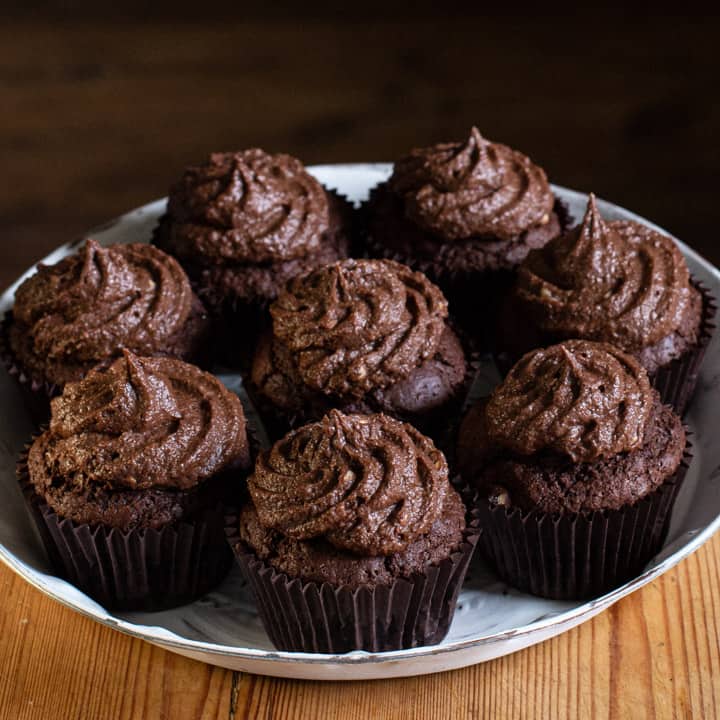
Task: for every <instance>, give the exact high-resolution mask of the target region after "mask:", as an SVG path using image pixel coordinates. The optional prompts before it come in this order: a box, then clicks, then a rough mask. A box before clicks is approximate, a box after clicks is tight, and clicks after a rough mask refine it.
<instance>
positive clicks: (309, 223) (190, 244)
mask: <svg viewBox="0 0 720 720" xmlns="http://www.w3.org/2000/svg"><path fill="white" fill-rule="evenodd" d="M351 213H352V208H351V206H350V204H349V203H348V202H347V201H346V200H345V199H344V198H342V197H340V196H339V195H338V194H337V193H335V192H333V191H331V190H328V189H326V188H324V187H323V186H322V185H321V184H320V183H319V182H318V181H317V180H316V179H315V178H314V177H313V176H312V175H310V174H309V173H308V172H307V171H306V170H305V168H304V166H303V164H302V163H301V162H300V161H299V160H297V159H296V158H294V157H291V156H290V155H270V154H268V153H266V152H263V151H262V150H259V149H257V148H256V149H251V150H244V151H242V152H236V153H213V154H212V155H211V156H210V158H209V160H208V161H207V162H206V163H205V164H203V165H199V166H194V167H189V168H188V169H187V170H186V171H185V173H184V174H183V176H182V178H181V179H180V180H179V181H178V182H177V183H176V184H175V185H173V187H172V188H170V195H169V197H168V205H167V213H166V214H165V215H164V216H163V217H162V218H161V219H160V224H159V226H158V227H157V229H156V231H155V243H156V244H157V245H158V246H160V247H161V248H163V249H164V250H166V251H167V252H169V253H170V254H172V255H174V256H175V257H177V258H178V260H179V261H180V262H181V263H182V265H183V267H184V268H185V269H186V270H187V272H188V274H189V275H190V277H191V278H192V280H193V282H194V283H195V286H196V288H197V291H198V294H199V295H200V297H201V298H202V300H203V301H204V302H205V303H206V305H208V307H209V308H211V309H212V310H213V311H215V313H216V315H218V316H220V317H221V319H222V321H221V323H220V327H221V329H222V328H223V327H224V335H225V337H226V339H227V338H231V337H235V336H238V338H240V339H241V340H242V342H240V341H239V340H238V342H237V343H236V344H235V345H232V346H228V347H226V348H225V350H226V351H227V352H226V353H225V358H226V359H228V360H230V361H232V360H233V354H239V355H246V354H247V349H248V348H250V350H252V348H253V339H254V338H255V337H256V334H257V332H258V331H259V328H260V327H262V324H263V322H262V321H263V318H264V317H265V313H264V311H266V309H267V305H268V303H269V302H271V301H272V300H274V299H275V298H276V297H277V294H278V292H279V290H280V288H282V287H283V285H284V284H285V283H286V282H287V281H288V280H289V279H290V278H292V277H294V276H295V275H297V274H298V273H303V272H308V271H309V270H312V269H313V268H316V267H319V266H320V265H324V264H326V263H329V262H333V261H335V260H338V259H340V258H344V257H347V255H348V254H349V253H350V249H351V237H352V233H351V230H350V227H351Z"/></svg>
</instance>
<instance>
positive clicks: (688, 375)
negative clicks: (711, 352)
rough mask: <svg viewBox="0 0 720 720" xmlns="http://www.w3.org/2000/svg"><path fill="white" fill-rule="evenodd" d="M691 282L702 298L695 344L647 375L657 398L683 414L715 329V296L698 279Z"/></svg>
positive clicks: (693, 390)
mask: <svg viewBox="0 0 720 720" xmlns="http://www.w3.org/2000/svg"><path fill="white" fill-rule="evenodd" d="M693 285H694V286H695V287H696V288H697V289H698V290H699V291H700V293H701V294H702V297H703V310H702V320H701V323H700V333H699V337H698V341H697V345H696V346H695V348H693V349H692V350H690V351H688V352H686V353H685V354H684V355H682V356H681V357H679V358H677V359H676V360H673V361H672V362H670V363H668V364H667V365H665V366H663V367H661V368H660V369H659V370H657V371H656V372H655V373H653V374H652V375H651V376H650V381H651V382H652V385H653V387H654V388H655V389H656V390H657V391H658V392H659V393H660V399H661V400H662V401H663V402H664V403H666V404H667V405H672V407H673V408H674V409H675V411H676V412H677V413H678V414H679V415H683V414H684V413H685V410H687V407H688V405H689V404H690V400H691V399H692V396H693V393H694V392H695V386H696V385H697V381H698V378H699V377H700V366H701V365H702V361H703V359H704V357H705V352H706V351H707V348H708V345H709V344H710V340H711V339H712V336H713V332H714V331H715V324H714V322H713V321H714V319H715V313H716V311H717V306H716V303H715V298H713V296H712V295H711V294H710V293H709V292H708V289H707V288H706V287H705V286H704V285H703V284H702V283H701V282H699V281H697V280H693Z"/></svg>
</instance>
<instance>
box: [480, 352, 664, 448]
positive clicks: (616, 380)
mask: <svg viewBox="0 0 720 720" xmlns="http://www.w3.org/2000/svg"><path fill="white" fill-rule="evenodd" d="M655 397H656V393H655V391H654V390H652V388H651V387H650V381H649V379H648V376H647V373H646V371H645V370H644V368H643V367H642V366H641V365H640V364H639V363H638V362H637V360H635V358H633V357H632V356H630V355H627V354H626V353H624V352H622V351H621V350H618V349H617V348H615V347H613V346H612V345H608V344H605V343H593V342H588V341H585V340H569V341H567V342H563V343H560V344H559V345H553V346H552V347H549V348H546V349H544V350H543V349H541V350H534V351H533V352H530V353H528V354H527V355H525V356H524V357H523V358H522V359H521V360H520V361H519V362H518V363H517V364H516V365H515V367H513V369H512V370H511V371H510V373H509V374H508V376H507V377H506V378H505V380H504V381H503V382H502V383H501V384H500V385H499V386H498V387H497V388H496V389H495V391H494V392H493V394H492V396H491V397H490V400H489V402H488V405H487V410H486V422H487V429H488V435H489V437H490V438H491V439H492V440H493V442H495V443H497V444H498V445H500V446H501V447H504V448H507V449H509V450H511V451H512V452H515V453H518V454H520V455H531V454H533V453H536V452H539V451H542V450H551V451H553V452H555V453H559V454H561V455H566V456H568V457H569V458H571V459H572V460H573V461H575V462H589V461H592V460H596V459H598V458H602V457H608V456H611V455H616V454H617V453H621V452H625V451H629V450H635V449H636V448H638V447H640V446H641V445H642V443H643V440H644V437H645V429H646V426H647V423H648V420H649V417H650V413H651V410H652V408H653V404H654V402H655Z"/></svg>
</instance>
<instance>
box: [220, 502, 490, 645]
mask: <svg viewBox="0 0 720 720" xmlns="http://www.w3.org/2000/svg"><path fill="white" fill-rule="evenodd" d="M475 523H476V521H473V524H472V525H471V526H470V527H468V528H467V529H466V530H465V532H464V536H463V542H462V544H461V546H460V548H459V549H458V550H457V551H456V552H454V553H452V554H451V555H450V556H449V557H447V558H446V559H445V560H442V561H441V562H439V563H436V564H433V565H428V567H427V568H426V570H425V572H424V573H418V574H415V575H413V576H411V577H409V578H398V579H396V580H395V581H394V582H392V583H390V584H386V585H369V584H366V585H362V586H360V587H358V588H355V589H352V588H350V587H347V586H340V587H335V586H333V585H330V584H329V583H321V584H318V583H316V582H307V581H304V580H302V579H299V578H290V577H288V576H287V575H286V574H285V573H281V572H278V571H277V570H276V569H275V568H274V567H272V565H270V564H269V563H267V562H265V561H263V560H260V559H259V558H258V557H257V556H256V555H255V554H254V553H253V552H252V551H250V550H249V549H247V548H246V547H245V546H244V544H243V543H242V541H241V540H240V537H239V532H238V519H237V515H235V514H231V515H228V516H227V518H226V533H227V539H228V542H229V543H230V547H231V548H232V549H233V552H234V553H235V557H236V559H237V561H238V563H239V565H240V567H241V569H242V572H243V575H244V576H245V578H246V580H247V582H248V583H249V585H250V587H251V588H252V591H253V594H254V596H255V600H256V603H257V607H258V612H259V614H260V619H261V620H262V623H263V626H264V627H265V630H266V631H267V633H268V635H269V636H270V640H271V641H272V643H273V645H275V647H277V648H278V649H279V650H288V651H293V652H319V653H346V652H351V651H353V650H365V651H367V652H384V651H388V650H400V649H403V648H412V647H419V646H421V645H434V644H436V643H438V642H440V641H441V640H442V639H443V637H445V635H446V634H447V631H448V629H449V627H450V623H451V622H452V618H453V615H454V613H455V605H456V603H457V596H458V593H459V592H460V588H461V586H462V583H463V580H464V578H465V574H466V573H467V569H468V565H469V563H470V558H471V557H472V554H473V551H474V549H475V546H476V544H477V539H478V530H477V527H476V525H475Z"/></svg>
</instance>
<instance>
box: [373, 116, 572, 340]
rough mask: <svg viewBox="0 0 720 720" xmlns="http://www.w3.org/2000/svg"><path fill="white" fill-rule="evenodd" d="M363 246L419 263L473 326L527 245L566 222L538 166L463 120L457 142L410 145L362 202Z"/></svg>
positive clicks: (479, 326) (476, 330)
mask: <svg viewBox="0 0 720 720" xmlns="http://www.w3.org/2000/svg"><path fill="white" fill-rule="evenodd" d="M367 222H368V238H369V239H368V247H369V252H370V255H371V256H375V257H388V258H393V259H396V260H399V261H400V262H402V263H405V264H406V265H409V266H410V267H412V268H413V269H415V270H420V271H422V272H424V273H426V274H427V275H428V276H429V277H430V279H431V280H433V281H434V282H436V283H437V284H438V285H439V286H440V287H441V288H442V289H443V290H444V291H445V293H446V294H447V296H448V298H449V299H450V309H451V312H452V313H453V314H457V315H458V316H459V317H462V316H463V315H465V316H466V317H464V318H463V319H464V320H465V324H466V325H467V326H468V328H469V329H470V330H472V332H473V334H475V335H477V336H480V335H482V333H483V331H484V324H483V323H481V322H479V318H478V317H477V313H476V309H477V307H478V306H482V307H488V304H489V306H490V307H495V303H496V299H497V294H498V293H501V291H502V290H503V289H504V287H505V286H506V285H507V284H508V282H509V279H510V278H512V271H514V269H515V268H516V267H517V266H518V264H519V263H520V262H521V261H522V260H523V259H524V258H525V257H526V256H527V254H528V253H529V252H530V250H531V249H533V248H539V247H542V246H543V245H545V244H546V243H547V242H548V241H549V240H551V239H552V238H554V237H555V236H557V235H558V234H559V233H560V232H561V231H562V230H563V228H564V227H565V225H566V224H567V222H568V216H567V211H566V209H565V207H564V206H563V205H562V204H561V203H560V202H559V201H558V200H557V199H556V198H555V197H554V195H553V192H552V189H551V188H550V185H549V184H548V181H547V177H546V175H545V172H544V171H543V170H542V168H540V167H538V166H537V165H535V164H534V163H533V162H532V161H531V160H530V159H529V158H528V157H527V156H525V155H523V154H522V153H520V152H518V151H517V150H513V149H511V148H509V147H507V146H506V145H501V144H499V143H492V142H490V141H489V140H486V139H485V138H483V137H482V135H480V132H479V131H478V129H477V128H472V129H471V131H470V137H469V138H468V139H467V140H466V141H465V142H462V143H443V144H439V145H434V146H432V147H429V148H420V149H416V150H413V151H411V153H410V154H409V155H408V156H407V157H404V158H402V159H401V160H399V161H398V162H396V163H395V168H394V170H393V174H392V176H391V177H390V179H389V180H388V181H387V182H385V183H382V184H381V185H379V186H378V187H376V188H375V189H374V190H373V191H372V192H371V195H370V200H369V202H368V205H367Z"/></svg>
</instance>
